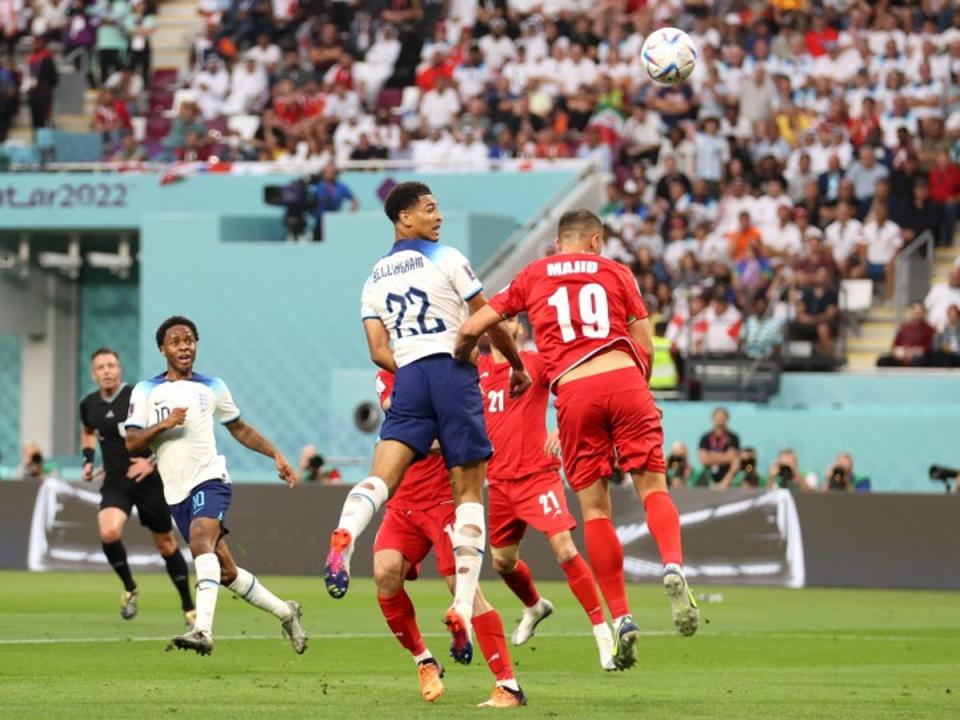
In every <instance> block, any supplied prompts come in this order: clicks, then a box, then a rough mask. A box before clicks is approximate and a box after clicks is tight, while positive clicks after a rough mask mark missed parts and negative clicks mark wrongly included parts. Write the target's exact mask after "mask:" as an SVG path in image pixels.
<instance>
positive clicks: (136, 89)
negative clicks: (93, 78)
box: [103, 64, 146, 114]
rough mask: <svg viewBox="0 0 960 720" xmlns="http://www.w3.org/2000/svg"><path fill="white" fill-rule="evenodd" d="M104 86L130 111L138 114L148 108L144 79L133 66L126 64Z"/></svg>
mask: <svg viewBox="0 0 960 720" xmlns="http://www.w3.org/2000/svg"><path fill="white" fill-rule="evenodd" d="M103 86H104V87H105V88H109V89H110V90H113V92H114V95H116V97H117V98H118V99H119V100H122V101H123V103H124V104H125V105H126V109H127V110H128V111H134V112H137V111H141V110H144V109H145V108H146V104H145V103H144V97H143V78H142V77H140V76H139V75H137V74H136V73H135V72H134V67H133V65H130V64H125V65H124V66H123V67H122V68H120V69H119V70H117V71H116V72H115V73H113V75H111V76H110V77H108V78H107V82H105V83H104V85H103ZM137 114H142V112H138V113H137Z"/></svg>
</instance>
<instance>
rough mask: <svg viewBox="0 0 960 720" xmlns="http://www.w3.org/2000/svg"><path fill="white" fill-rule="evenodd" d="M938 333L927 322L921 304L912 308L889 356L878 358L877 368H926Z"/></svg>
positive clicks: (895, 338)
mask: <svg viewBox="0 0 960 720" xmlns="http://www.w3.org/2000/svg"><path fill="white" fill-rule="evenodd" d="M936 335H937V331H936V330H935V329H934V328H933V326H932V325H930V324H929V323H928V322H927V319H926V311H925V310H924V308H923V305H922V304H921V303H916V304H914V305H911V306H910V314H909V316H908V318H907V320H906V321H905V322H904V323H903V324H902V325H900V328H899V329H898V330H897V334H896V336H895V337H894V339H893V350H892V352H891V353H890V354H889V355H882V356H881V357H879V358H877V367H924V366H926V365H927V364H928V362H929V360H930V353H932V352H933V348H934V340H935V339H936Z"/></svg>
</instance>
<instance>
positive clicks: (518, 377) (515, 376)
mask: <svg viewBox="0 0 960 720" xmlns="http://www.w3.org/2000/svg"><path fill="white" fill-rule="evenodd" d="M532 384H533V381H532V380H531V379H530V375H528V374H527V371H526V369H520V370H511V371H510V397H517V396H518V395H522V394H523V393H524V391H526V389H527V388H529V387H530V385H532Z"/></svg>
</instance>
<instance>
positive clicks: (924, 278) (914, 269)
mask: <svg viewBox="0 0 960 720" xmlns="http://www.w3.org/2000/svg"><path fill="white" fill-rule="evenodd" d="M933 260H934V251H933V234H932V233H931V232H930V231H929V230H927V231H925V232H924V233H922V234H921V235H920V236H919V237H917V238H916V239H914V241H913V242H912V243H910V244H909V245H907V246H906V247H905V248H904V249H903V250H901V251H900V253H899V254H898V255H897V259H896V260H895V261H894V284H893V307H894V309H895V310H896V313H897V316H898V317H899V316H900V315H901V314H902V313H903V311H904V309H905V308H906V307H907V306H908V305H910V304H911V303H915V302H917V301H919V300H923V298H924V297H925V296H926V294H927V292H928V291H929V290H930V277H931V275H932V274H933Z"/></svg>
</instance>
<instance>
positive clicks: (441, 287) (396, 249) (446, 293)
mask: <svg viewBox="0 0 960 720" xmlns="http://www.w3.org/2000/svg"><path fill="white" fill-rule="evenodd" d="M482 290H483V285H482V284H481V282H480V280H479V279H478V278H477V276H476V274H475V273H474V272H473V269H472V268H471V267H470V263H469V262H468V261H467V259H466V258H465V257H464V256H463V255H462V254H461V253H460V252H458V251H457V250H454V249H453V248H451V247H448V246H446V245H440V244H439V243H436V242H430V241H429V240H420V239H414V240H398V241H397V242H396V243H395V244H394V246H393V248H392V249H391V250H390V253H389V254H388V255H386V256H385V257H383V258H381V259H380V260H379V261H378V262H377V264H376V265H374V266H373V272H371V273H370V277H369V278H368V279H367V282H366V284H365V285H364V286H363V295H362V298H361V310H360V315H361V317H362V318H363V319H364V320H373V319H378V320H380V321H382V322H383V324H384V326H385V327H386V328H387V332H389V333H390V340H391V344H392V346H393V354H394V357H395V358H396V361H397V366H398V367H403V366H404V365H409V364H410V363H412V362H414V361H415V360H419V359H421V358H424V357H428V356H430V355H451V356H452V355H453V349H454V345H455V343H456V338H457V333H458V332H459V330H460V326H461V325H463V322H464V320H466V318H467V316H468V315H469V312H468V308H467V304H466V303H467V301H469V300H470V299H471V298H473V297H474V296H476V295H478V294H479V293H480V292H481V291H482Z"/></svg>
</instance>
